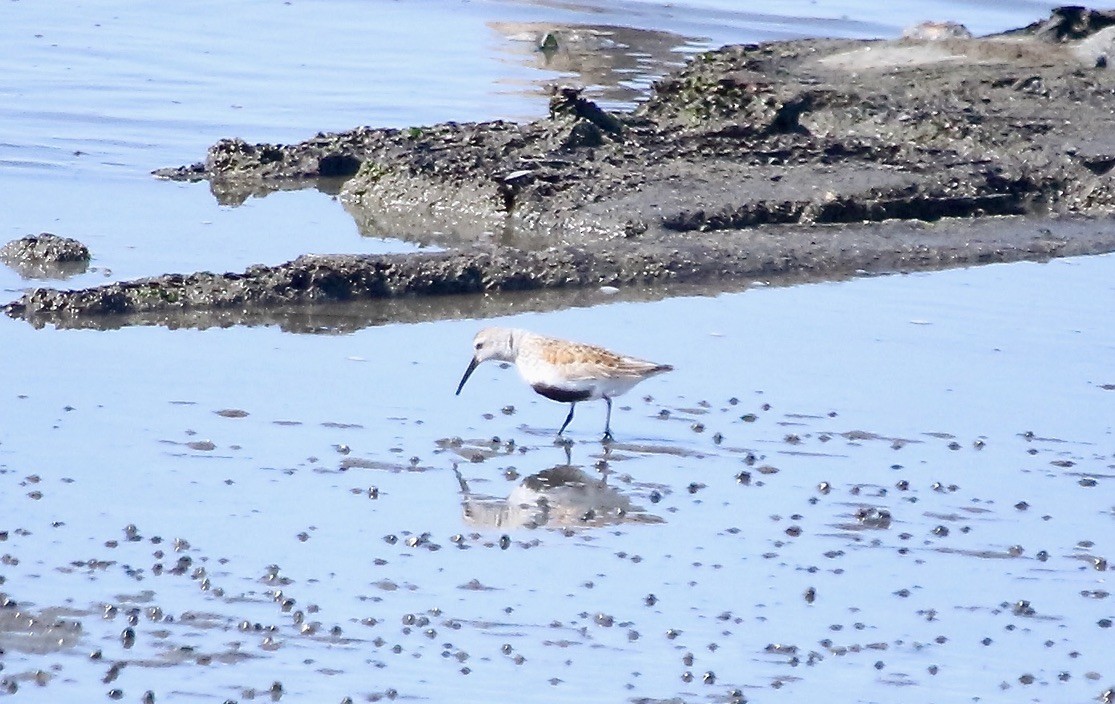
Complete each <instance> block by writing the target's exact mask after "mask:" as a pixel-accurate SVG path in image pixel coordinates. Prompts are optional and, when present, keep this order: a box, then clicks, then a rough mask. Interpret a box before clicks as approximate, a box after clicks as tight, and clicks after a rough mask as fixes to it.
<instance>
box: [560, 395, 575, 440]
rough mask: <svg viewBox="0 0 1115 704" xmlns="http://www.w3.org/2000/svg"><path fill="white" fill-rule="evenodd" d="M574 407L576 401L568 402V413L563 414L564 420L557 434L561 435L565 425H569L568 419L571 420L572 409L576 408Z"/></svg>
mask: <svg viewBox="0 0 1115 704" xmlns="http://www.w3.org/2000/svg"><path fill="white" fill-rule="evenodd" d="M576 407H577V402H576V401H574V402H573V403H571V404H569V415H567V416H565V422H564V423H562V424H561V430H559V431H558V435H561V434H562V433H564V432H565V427H566V426H567V425H569V421H571V420H573V409H574V408H576Z"/></svg>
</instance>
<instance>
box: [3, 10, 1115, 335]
mask: <svg viewBox="0 0 1115 704" xmlns="http://www.w3.org/2000/svg"><path fill="white" fill-rule="evenodd" d="M929 34H931V33H929ZM924 35H925V33H922V34H919V35H918V36H924ZM1113 50H1115V12H1094V11H1090V10H1084V9H1081V8H1061V9H1059V10H1056V11H1055V12H1054V13H1053V15H1052V16H1051V17H1050V18H1048V19H1046V20H1044V21H1042V22H1037V23H1035V24H1033V25H1031V26H1029V27H1026V28H1023V29H1021V30H1017V31H1014V32H1010V33H1007V34H1003V35H997V36H992V37H984V38H969V37H965V36H963V34H962V33H949V34H948V36H947V37H946V38H944V39H940V40H937V41H933V40H926V39H901V40H895V41H850V40H839V41H837V40H801V41H792V42H776V43H770V44H762V45H745V46H730V47H725V48H723V49H720V50H717V51H713V52H708V53H705V54H701V55H699V56H697V57H695V58H694V59H693V60H692V61H691V62H690V63H689V64H688V65H687V66H686V67H685V68H684V69H682V70H680V71H678V72H676V73H674V74H671V75H669V76H667V77H666V78H664V79H662V80H661V81H659V82H658V83H657V84H656V85H655V87H654V90H653V92H652V94H651V96H650V97H649V99H648V101H647V102H646V103H644V104H643V105H642V106H640V107H639V108H638V109H637V110H635V111H634V112H632V113H624V114H612V113H608V112H606V111H603V110H601V109H600V108H598V107H597V106H596V105H595V104H593V103H592V102H591V101H589V100H587V99H585V98H584V97H583V96H582V95H581V93H580V91H578V90H576V89H572V88H559V89H556V90H555V92H554V95H553V98H552V100H551V104H550V115H549V117H548V119H543V120H539V121H536V122H533V123H530V124H513V123H507V122H488V123H474V124H457V123H447V124H442V125H436V126H432V127H422V128H417V127H416V128H411V129H407V130H395V129H372V128H366V127H364V128H359V129H356V130H353V131H351V132H346V133H340V134H319V135H317V136H316V137H314V138H313V139H311V140H308V141H306V142H303V143H301V144H296V145H269V144H260V145H250V144H247V143H246V142H244V141H242V140H235V139H233V140H222V141H221V142H218V143H217V144H215V145H214V146H213V147H212V148H211V149H210V150H209V154H208V156H207V158H206V160H205V162H204V163H200V164H195V165H193V166H189V167H180V168H175V169H164V170H160V171H159V172H157V174H158V175H159V176H161V177H164V178H171V179H185V180H198V179H208V180H209V182H210V184H211V188H212V191H213V193H214V195H215V196H216V197H217V198H218V199H219V200H221V201H222V202H225V203H235V202H239V201H242V200H244V199H245V198H247V197H250V196H253V195H257V196H258V195H262V194H266V193H268V192H270V191H274V190H278V189H284V188H292V187H307V186H313V185H317V186H319V187H323V188H335V187H336V184H338V183H343V185H341V186H340V194H341V199H342V202H343V203H344V204H345V207H346V208H347V209H348V210H349V211H350V212H351V213H352V214H353V216H354V217H355V218H356V219H357V221H358V223H359V224H360V225H361V227H362V228H364V229H365V230H366V231H368V232H371V233H388V232H389V233H390V234H392V235H394V236H401V237H404V238H407V239H413V240H416V241H420V242H437V243H438V244H441V245H442V246H445V247H449V248H451V251H450V252H448V253H417V254H406V255H389V256H306V257H301V258H299V259H297V260H295V261H293V262H289V263H286V264H283V265H280V266H275V267H264V266H258V267H252V268H250V269H248V270H247V271H245V272H244V273H242V274H225V275H214V274H208V273H200V274H193V275H188V276H180V275H168V276H162V277H155V278H151V279H145V280H141V281H134V282H125V283H119V284H110V285H107V286H101V287H96V288H92V289H86V290H82V291H57V290H50V289H38V290H35V291H32V292H30V293H28V294H27V295H25V296H24V297H23V298H22V299H21V300H20V301H17V302H15V303H13V304H10V305H9V306H8V307H7V312H8V313H9V314H10V315H13V316H20V317H26V318H32V319H37V320H40V321H45V322H58V323H61V322H65V321H67V320H69V321H71V322H72V321H74V320H76V319H78V318H80V317H82V316H90V315H92V316H98V315H105V314H136V313H152V312H158V311H175V310H179V311H180V310H203V309H230V308H245V307H259V306H275V305H290V304H305V303H320V302H323V301H332V300H350V299H367V298H377V297H396V296H410V295H415V294H423V295H426V294H460V293H477V292H483V291H506V290H527V289H546V288H564V287H575V286H592V285H601V284H608V285H629V284H635V283H638V284H648V283H656V282H717V281H725V280H728V281H731V280H740V279H746V278H749V277H778V276H781V275H790V274H800V273H801V272H802V271H808V272H813V273H815V274H818V275H832V276H839V275H846V274H848V273H851V272H855V271H857V270H872V271H881V270H905V269H911V268H924V267H940V266H953V265H959V264H970V263H982V262H990V261H1007V260H1013V259H1024V258H1026V259H1040V258H1046V257H1050V256H1060V255H1067V254H1083V253H1098V252H1105V251H1112V250H1115V227H1112V223H1111V222H1110V221H1109V220H1108V219H1107V218H1108V216H1110V215H1112V214H1113V213H1115V179H1113V173H1112V172H1113V170H1115V130H1113V129H1112V115H1113V114H1115V72H1113V71H1112V70H1111V69H1109V68H1108V67H1107V64H1108V55H1109V54H1112V53H1113ZM1002 216H1015V217H1002ZM1018 216H1024V219H1022V220H1020V219H1019V217H1018ZM927 223H933V225H932V226H927ZM974 230H978V233H977V234H973V232H974Z"/></svg>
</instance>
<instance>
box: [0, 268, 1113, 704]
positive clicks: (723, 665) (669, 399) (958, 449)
mask: <svg viewBox="0 0 1115 704" xmlns="http://www.w3.org/2000/svg"><path fill="white" fill-rule="evenodd" d="M1113 265H1115V257H1110V256H1108V257H1095V258H1086V259H1079V260H1066V261H1055V262H1051V263H1049V264H1044V265H1035V264H1014V265H999V266H991V267H985V268H980V269H972V270H962V271H950V272H942V273H935V274H919V275H911V276H893V277H881V278H874V279H861V280H856V281H851V282H846V283H840V284H814V285H806V286H799V287H792V288H770V289H763V288H758V289H753V290H750V291H747V292H743V293H738V294H728V295H723V296H719V297H703V298H701V297H698V298H677V299H670V300H665V301H660V302H656V303H641V304H627V303H618V304H614V305H605V306H599V307H595V308H590V309H580V310H568V311H560V312H553V313H545V314H527V315H521V316H515V317H511V318H505V319H499V320H497V321H495V322H498V323H500V324H513V325H522V326H528V327H531V328H533V329H539V330H545V331H550V332H555V333H560V334H566V335H571V336H574V337H576V336H590V337H592V338H593V339H595V340H598V341H601V342H605V343H608V344H611V345H613V346H617V347H620V348H621V349H625V350H628V351H632V352H637V353H640V354H645V355H646V356H649V357H652V358H654V359H661V360H663V361H669V362H672V363H674V364H676V365H677V370H676V371H675V372H674V373H672V374H669V375H667V376H664V377H661V378H658V379H655V380H652V381H650V382H647V383H646V384H644V385H643V386H642V387H640V388H639V389H638V390H637V391H636V392H633V393H632V394H630V395H629V396H627V397H624V398H623V399H622V402H620V403H617V409H616V413H615V417H614V419H613V423H614V428H615V431H616V434H617V439H618V440H617V443H616V444H615V445H613V446H611V447H610V448H604V447H603V446H601V445H600V443H599V442H598V432H599V430H600V428H601V425H602V421H603V408H602V407H600V406H598V405H593V404H585V405H583V406H582V407H581V408H580V409H579V411H578V414H577V416H576V418H575V419H574V421H573V424H572V426H571V435H570V437H571V439H572V440H573V441H574V442H573V444H572V447H571V448H569V453H570V460H569V464H571V465H572V467H574V468H577V469H579V470H580V471H581V472H583V474H582V475H576V474H575V475H574V476H572V477H567V479H566V480H567V481H570V482H572V483H571V484H567V485H566V486H565V487H564V488H561V489H560V490H558V489H551V490H550V491H549V493H547V492H545V491H543V495H544V496H545V497H546V507H545V509H542V508H539V505H538V499H539V493H538V489H537V487H534V488H532V487H531V486H530V484H529V482H528V481H527V480H528V478H529V477H531V476H533V475H538V474H540V473H541V474H542V475H543V477H546V476H550V475H553V474H554V472H555V468H557V469H556V471H557V472H563V471H566V472H567V470H562V469H561V468H563V467H564V466H565V465H566V464H567V460H566V453H565V449H564V448H563V447H561V446H555V445H553V444H552V432H553V430H554V428H555V427H556V425H557V423H558V422H560V420H561V418H562V417H563V416H564V410H563V408H562V407H561V406H559V405H557V404H553V403H551V402H548V401H545V400H544V399H541V398H539V397H536V396H534V395H533V394H531V393H530V392H529V390H528V389H526V388H525V387H524V386H523V385H522V384H521V383H520V382H519V381H518V379H517V378H516V377H515V375H514V373H513V372H512V371H511V370H501V369H499V368H498V366H496V365H494V364H493V365H487V366H484V367H481V369H480V370H478V371H477V373H476V374H475V375H474V378H473V379H472V380H471V381H470V382H469V385H468V386H466V387H465V391H464V393H463V394H462V395H461V396H460V397H454V396H453V395H452V391H453V389H454V386H455V383H456V381H457V380H458V378H459V375H460V373H461V372H462V371H463V366H464V364H465V362H466V361H467V352H468V340H469V338H470V336H471V333H472V332H473V330H474V329H475V328H476V327H477V326H478V325H479V324H480V322H479V321H469V320H466V321H458V322H443V323H436V324H416V325H387V326H381V327H374V328H369V329H366V330H362V331H360V332H358V333H354V334H351V335H344V336H331V335H316V336H299V335H290V334H286V333H281V332H278V331H276V330H275V329H272V328H235V329H214V330H208V331H203V332H199V331H168V330H164V329H159V328H137V329H126V330H121V331H117V332H113V333H111V334H103V333H98V332H87V331H70V332H54V333H47V334H44V333H43V332H41V331H36V330H33V329H31V328H30V327H27V326H23V325H18V324H15V323H5V324H4V330H5V335H6V337H8V339H10V340H12V342H13V343H15V344H14V346H13V348H12V349H14V350H16V352H15V354H14V355H13V356H14V359H12V360H11V363H12V364H13V365H15V366H16V367H17V368H19V369H21V370H24V373H23V374H21V375H20V377H19V378H18V379H16V380H11V377H9V379H10V381H11V384H10V386H9V387H8V389H7V390H6V391H5V395H6V396H7V398H6V399H5V402H4V403H5V406H6V407H8V408H10V409H11V410H12V411H13V413H12V414H11V416H10V418H9V420H8V422H6V423H5V431H4V436H3V440H2V444H0V485H2V486H0V489H2V494H0V496H2V498H0V502H2V512H0V515H3V516H4V517H5V520H4V525H3V530H5V531H6V536H5V538H6V539H5V541H4V542H3V544H2V546H0V552H2V553H3V554H4V556H5V565H4V568H3V574H4V576H5V583H4V584H3V585H2V587H0V589H3V591H4V592H5V593H6V594H7V595H9V597H10V598H11V599H13V600H14V601H15V602H16V604H15V605H12V606H9V607H8V610H7V611H5V613H11V612H12V611H19V612H20V613H25V614H32V615H39V614H43V617H44V618H46V620H48V621H51V620H53V619H54V618H59V616H56V614H55V612H53V611H50V610H51V609H58V608H62V609H65V610H66V611H63V612H62V614H61V616H60V618H61V619H62V620H63V621H67V622H69V621H72V620H75V619H76V620H80V621H81V624H82V628H81V631H80V633H79V634H78V635H76V636H73V637H71V638H70V639H69V640H67V641H66V643H65V645H64V647H61V648H47V644H45V641H46V640H47V638H45V637H44V638H42V639H41V642H40V641H36V642H39V643H40V647H42V648H47V649H48V651H49V652H47V653H45V654H42V653H36V652H28V651H29V650H31V648H30V647H29V646H28V645H26V644H25V643H21V641H22V640H24V639H25V638H26V636H20V635H18V634H19V633H22V632H27V631H30V632H36V631H35V629H20V628H17V627H11V628H10V630H8V629H5V628H3V627H0V647H3V648H4V649H5V651H6V652H5V655H4V662H5V669H4V675H5V676H7V677H9V678H13V677H14V678H21V677H30V676H31V673H33V672H35V671H36V670H40V669H41V670H43V671H44V672H46V673H47V677H48V678H49V680H50V682H49V683H48V684H47V685H45V686H43V687H39V686H37V685H35V684H33V683H32V680H29V679H19V680H18V682H19V686H20V688H19V696H20V698H21V699H27V700H42V701H56V700H57V699H58V698H59V697H61V696H65V695H64V694H63V693H65V692H72V693H79V692H84V693H89V692H91V691H92V692H96V691H101V690H103V691H106V692H107V691H108V690H109V689H112V688H113V687H116V688H119V689H121V690H123V692H124V693H125V696H126V698H127V699H128V700H136V699H137V698H138V697H139V695H140V694H141V693H142V692H144V691H146V690H149V689H150V690H153V691H155V693H156V694H157V696H158V700H159V701H193V700H200V699H204V698H211V697H231V698H233V699H247V698H248V694H250V692H249V690H252V689H255V690H257V691H258V692H259V696H260V697H262V696H265V695H264V692H265V690H267V689H268V688H269V687H270V686H271V685H272V683H273V682H274V681H279V682H281V684H282V687H283V690H284V691H285V692H286V693H287V695H288V696H290V697H292V698H294V699H295V700H299V699H305V698H308V699H311V700H315V701H340V700H341V698H342V697H344V696H352V697H354V699H355V700H357V701H360V700H364V699H366V698H369V697H370V698H374V697H377V696H382V695H384V694H385V693H387V692H389V691H392V690H393V691H396V692H397V693H398V696H399V697H407V698H411V697H418V698H432V699H435V700H437V699H444V698H445V697H447V696H450V693H452V694H451V696H452V697H453V699H454V700H455V701H477V702H480V701H491V700H492V698H494V697H501V696H502V697H516V696H524V695H522V693H523V692H529V693H531V694H530V695H529V697H528V698H532V699H533V698H538V699H542V698H544V699H547V700H552V699H558V700H566V701H578V700H583V699H585V698H593V699H600V700H608V701H617V700H622V699H626V698H637V697H652V698H668V697H672V696H679V697H682V698H683V699H686V700H691V699H702V700H703V699H706V698H709V697H711V698H713V699H718V700H723V699H724V698H725V697H730V696H731V693H732V692H733V691H734V690H740V691H742V692H743V693H744V694H745V695H746V696H747V697H748V698H749V699H751V700H753V701H772V700H784V701H800V700H802V699H803V698H811V697H814V696H824V695H825V694H826V693H830V692H832V691H833V688H834V687H838V688H840V690H839V691H846V692H848V693H850V696H849V698H852V699H855V700H857V701H892V700H894V699H895V698H896V697H899V696H902V695H900V694H898V691H899V690H898V688H899V687H904V686H915V687H917V688H918V690H917V691H922V690H924V691H925V692H933V694H932V696H933V697H934V698H935V700H937V701H942V700H949V699H959V698H961V697H963V698H965V699H968V698H977V697H978V699H979V700H980V701H1017V700H1018V698H1019V697H1020V696H1025V697H1026V698H1027V699H1033V700H1037V701H1082V700H1086V699H1090V698H1093V697H1095V696H1097V695H1098V694H1099V692H1100V691H1102V690H1103V689H1104V688H1105V687H1107V686H1109V685H1110V683H1111V681H1112V677H1113V676H1115V673H1113V672H1112V671H1111V669H1110V658H1109V657H1108V652H1109V649H1108V647H1107V643H1108V641H1109V640H1110V631H1109V630H1108V629H1107V627H1105V626H1104V625H1103V623H1104V619H1110V618H1111V617H1112V603H1113V602H1112V601H1111V598H1110V597H1108V596H1107V595H1106V594H1107V592H1108V591H1110V589H1111V585H1110V580H1109V578H1108V577H1107V575H1108V574H1109V572H1110V570H1108V569H1106V565H1104V564H1103V563H1101V562H1099V561H1100V560H1101V559H1109V558H1110V557H1111V556H1112V555H1113V554H1115V544H1113V543H1112V540H1111V536H1112V535H1115V533H1113V531H1112V530H1111V527H1112V521H1113V520H1115V505H1113V502H1112V499H1111V496H1112V494H1111V491H1110V487H1109V485H1110V483H1111V482H1112V481H1115V453H1113V449H1112V448H1113V442H1112V423H1111V419H1112V418H1115V391H1112V390H1110V388H1105V386H1110V385H1111V384H1112V383H1113V382H1115V379H1113V378H1112V377H1111V367H1110V364H1109V362H1110V359H1111V354H1112V352H1113V351H1115V333H1113V332H1112V330H1115V327H1113V326H1112V325H1111V322H1112V321H1111V314H1110V312H1109V311H1110V305H1109V303H1110V300H1112V293H1113V288H1115V286H1113V285H1112V284H1111V281H1112V278H1111V273H1112V266H1113ZM1054 293H1055V294H1056V297H1054V296H1053V295H1051V294H1054ZM1096 294H1101V295H1096ZM645 321H653V324H651V325H647V324H646V323H645ZM485 322H487V321H485ZM667 331H668V334H664V333H666V332H667ZM75 359H80V360H81V364H72V363H68V362H69V361H72V360H75ZM354 391H355V392H354ZM643 394H646V395H648V396H649V397H653V398H648V397H644V396H643ZM765 404H769V406H770V407H769V409H768V408H766V406H765ZM512 407H513V408H512ZM664 411H665V413H663V412H664ZM663 416H667V417H663ZM696 424H701V426H703V428H700V432H698V427H697V425H696ZM454 438H458V439H454ZM459 438H464V440H460V439H459ZM496 438H498V440H497V439H496ZM822 483H825V484H827V487H828V488H827V489H825V488H822ZM520 484H524V485H525V486H524V487H522V488H519V489H516V487H519V485H520ZM532 492H533V493H532ZM369 493H372V494H374V498H373V497H371V496H370V495H369ZM509 496H514V498H513V499H512V500H511V504H510V505H509V504H508V502H507V500H508V497H509ZM520 502H521V503H523V504H529V507H528V508H523V507H522V506H521V505H520ZM1022 502H1025V503H1024V504H1023V503H1022ZM617 507H618V508H621V509H623V510H622V511H617V510H616V509H617ZM466 509H467V515H466ZM880 512H886V513H887V514H889V519H888V516H887V515H884V514H882V513H880ZM129 525H134V526H135V528H136V530H135V532H134V534H129V533H128V532H127V526H129ZM946 530H947V534H946V532H945V531H946ZM502 536H507V538H506V540H507V544H506V547H505V548H504V547H503V546H501V544H500V541H501V538H502ZM129 537H132V538H134V540H129V539H128V538H129ZM175 539H183V540H184V541H186V543H185V544H184V545H183V547H181V549H178V550H176V549H175V545H174V541H175ZM408 539H409V540H411V542H412V543H413V544H412V545H408V544H407V541H408ZM156 540H158V541H160V542H155V541H156ZM110 541H111V542H110ZM157 551H162V553H157ZM182 557H188V558H190V560H191V563H190V564H189V565H188V566H187V567H186V568H185V572H184V574H181V575H174V574H171V573H170V571H171V569H172V568H173V567H174V566H175V564H176V561H177V560H179V559H180V558H182ZM91 561H93V562H91ZM156 564H160V565H161V566H162V567H163V569H164V571H163V572H162V573H161V574H155V569H156V568H155V565H156ZM271 565H275V566H277V570H276V569H274V568H271V567H270V566H271ZM1101 568H1102V569H1101ZM199 569H200V570H201V571H197V570H199ZM276 572H277V575H278V576H277V577H275V576H273V575H272V573H276ZM269 575H272V576H270V577H269ZM203 580H207V582H203ZM203 584H205V586H207V587H208V588H207V589H204V588H203V586H202V585H203ZM275 589H280V590H281V591H282V597H281V599H293V600H294V602H293V604H291V605H290V606H289V607H288V610H284V608H283V606H282V602H281V600H280V601H279V602H276V600H275V599H276V597H275V596H274V595H273V590H275ZM810 589H812V590H814V592H815V598H814V600H813V601H812V603H810V602H808V601H807V600H806V598H805V596H804V595H805V594H806V591H807V590H810ZM652 594H653V595H654V596H653V598H651V597H650V595H652ZM648 600H650V601H651V602H653V603H650V604H648ZM105 605H111V606H115V607H117V608H118V609H119V611H118V612H117V613H116V615H115V616H114V617H111V618H103V617H102V614H103V613H104V609H105ZM153 608H157V609H160V610H161V611H159V612H155V613H156V618H155V620H152V619H151V617H150V615H149V614H150V611H149V610H150V609H153ZM130 609H139V610H140V611H139V613H138V616H137V618H138V625H136V626H134V629H135V631H136V635H135V643H134V645H132V647H130V648H127V649H126V648H125V647H124V645H123V643H122V641H121V633H122V632H123V631H124V629H125V628H126V627H128V624H127V621H126V619H127V613H128V611H129V610H130ZM295 612H301V614H302V615H303V619H304V620H303V621H302V623H309V622H315V623H318V624H320V626H319V627H317V630H316V631H315V632H313V633H309V634H300V632H299V628H300V625H299V624H298V623H296V620H295V616H294V614H295ZM168 616H169V617H171V618H173V622H168V621H167V620H166V619H167V617H168ZM367 619H374V621H367ZM242 624H243V625H242ZM256 624H258V627H257V625H256ZM334 627H339V629H340V630H339V631H337V632H336V633H332V632H331V629H333V628H334ZM243 628H246V629H247V630H242V629H243ZM6 630H8V632H5V631H6ZM671 634H673V637H671ZM55 636H57V634H56V633H54V634H52V637H55ZM984 639H990V640H989V643H988V644H987V645H984V644H983V641H984ZM774 646H779V647H774ZM94 650H100V651H101V652H102V655H103V660H100V661H90V660H89V657H88V656H89V654H90V653H91V652H93V651H94ZM396 651H397V652H396ZM690 654H691V655H692V657H691V660H692V664H689V661H690V658H689V655H690ZM519 656H521V657H522V658H523V660H522V661H521V662H517V661H516V659H517V658H518V657H519ZM209 658H212V660H210V659H209ZM118 661H127V662H128V663H129V664H128V665H127V667H125V668H124V669H123V670H122V671H120V672H119V676H118V679H116V680H115V681H114V682H112V683H102V682H101V680H102V678H103V677H104V676H105V674H106V673H107V672H108V670H109V668H110V667H111V664H112V663H115V662H118ZM198 663H201V664H198ZM369 665H371V666H372V668H371V669H369V667H368V666H369ZM199 672H203V673H204V678H203V679H201V680H199V679H198V678H197V674H198V673H199ZM707 672H712V673H713V675H714V677H715V682H714V683H710V684H705V683H704V679H705V674H706V673H707ZM686 673H690V674H691V675H692V677H693V679H692V681H690V682H687V681H686V678H687V675H686ZM934 673H935V674H934ZM1030 678H1032V683H1031V684H1025V683H1024V682H1026V681H1029V680H1030ZM709 679H712V678H709ZM1019 690H1021V691H1019ZM851 693H855V694H851Z"/></svg>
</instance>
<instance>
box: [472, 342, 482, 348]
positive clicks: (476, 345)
mask: <svg viewBox="0 0 1115 704" xmlns="http://www.w3.org/2000/svg"><path fill="white" fill-rule="evenodd" d="M483 346H484V343H483V342H477V343H476V344H475V345H473V347H475V348H476V349H480V348H481V347H483Z"/></svg>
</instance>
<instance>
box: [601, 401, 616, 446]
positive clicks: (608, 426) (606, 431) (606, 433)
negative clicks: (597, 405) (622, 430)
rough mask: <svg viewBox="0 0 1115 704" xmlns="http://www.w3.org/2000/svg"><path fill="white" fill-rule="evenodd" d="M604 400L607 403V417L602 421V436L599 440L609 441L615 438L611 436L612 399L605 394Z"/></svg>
mask: <svg viewBox="0 0 1115 704" xmlns="http://www.w3.org/2000/svg"><path fill="white" fill-rule="evenodd" d="M604 402H605V403H607V404H608V417H607V420H605V421H604V438H603V440H601V442H611V441H612V440H614V439H615V438H613V437H612V399H610V398H608V397H607V396H605V397H604Z"/></svg>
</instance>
